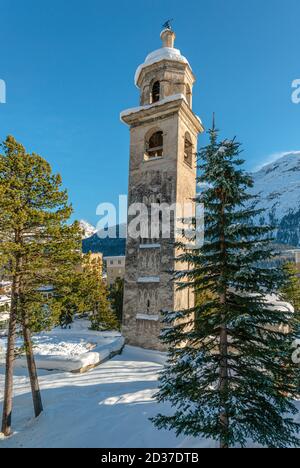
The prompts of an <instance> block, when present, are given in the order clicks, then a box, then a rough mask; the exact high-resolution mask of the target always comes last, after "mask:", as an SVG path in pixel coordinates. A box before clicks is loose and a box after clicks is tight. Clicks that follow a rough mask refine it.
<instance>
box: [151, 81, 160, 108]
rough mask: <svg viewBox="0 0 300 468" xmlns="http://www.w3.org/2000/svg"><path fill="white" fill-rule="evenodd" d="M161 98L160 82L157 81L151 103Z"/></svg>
mask: <svg viewBox="0 0 300 468" xmlns="http://www.w3.org/2000/svg"><path fill="white" fill-rule="evenodd" d="M159 100H160V82H159V81H155V83H153V86H152V91H151V103H153V102H158V101H159Z"/></svg>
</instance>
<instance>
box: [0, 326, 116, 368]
mask: <svg viewBox="0 0 300 468" xmlns="http://www.w3.org/2000/svg"><path fill="white" fill-rule="evenodd" d="M89 327H90V322H89V321H88V320H85V319H80V320H75V322H74V323H73V324H72V326H71V328H70V329H61V328H59V327H58V328H55V329H54V330H52V331H50V332H45V333H41V334H39V335H34V336H33V342H34V354H35V360H36V364H37V367H38V368H40V369H46V370H53V369H54V370H62V371H78V370H80V369H82V368H85V367H88V366H92V365H96V364H98V363H99V362H102V361H103V360H104V359H107V358H108V357H109V355H110V354H111V353H113V352H118V351H120V350H121V349H122V347H123V345H124V339H123V337H122V336H121V334H120V333H119V332H117V331H116V332H95V331H92V330H89ZM17 346H22V340H21V339H18V340H17ZM5 348H6V338H0V366H1V363H2V365H3V363H4V359H5V354H4V352H5ZM26 365H27V364H26V359H25V357H21V358H19V359H17V360H16V367H26Z"/></svg>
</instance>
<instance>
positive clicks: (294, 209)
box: [252, 151, 300, 245]
mask: <svg viewBox="0 0 300 468" xmlns="http://www.w3.org/2000/svg"><path fill="white" fill-rule="evenodd" d="M252 175H253V178H254V188H253V189H252V193H254V194H259V195H260V197H261V200H260V202H259V204H258V208H264V209H266V211H267V212H266V215H265V221H267V222H269V220H270V216H271V219H272V222H273V220H274V219H275V220H276V222H277V223H278V225H279V229H278V233H277V237H278V239H277V240H278V241H279V242H283V243H286V244H291V245H298V244H300V151H299V152H292V153H286V154H285V155H284V156H282V157H281V158H279V159H277V160H276V161H274V162H272V163H270V164H267V165H265V166H264V167H262V169H260V170H259V171H257V172H254V173H253V174H252Z"/></svg>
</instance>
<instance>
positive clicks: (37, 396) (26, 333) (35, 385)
mask: <svg viewBox="0 0 300 468" xmlns="http://www.w3.org/2000/svg"><path fill="white" fill-rule="evenodd" d="M22 313H23V321H22V322H23V323H22V326H23V338H24V345H25V350H26V359H27V367H28V373H29V379H30V386H31V393H32V400H33V407H34V414H35V417H36V418H37V417H38V416H39V415H40V414H41V412H42V411H43V404H42V398H41V392H40V387H39V381H38V375H37V371H36V365H35V360H34V355H33V348H32V341H31V333H30V330H29V327H28V324H27V319H26V316H25V314H26V312H24V311H22Z"/></svg>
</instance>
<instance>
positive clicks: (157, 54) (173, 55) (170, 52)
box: [134, 29, 192, 87]
mask: <svg viewBox="0 0 300 468" xmlns="http://www.w3.org/2000/svg"><path fill="white" fill-rule="evenodd" d="M160 37H161V39H162V41H163V47H161V48H160V49H157V50H155V51H154V52H151V53H150V54H149V55H147V57H146V60H145V62H144V63H142V64H141V65H140V66H139V67H138V68H137V71H136V73H135V77H134V83H135V85H136V86H137V87H138V81H139V78H140V75H141V73H142V71H143V70H144V68H146V67H149V66H150V65H153V64H154V63H158V62H161V61H162V60H171V61H173V62H180V63H184V64H186V65H188V66H189V67H190V69H191V71H192V68H191V66H190V64H189V62H188V60H187V59H186V58H185V57H184V56H183V55H181V52H180V50H179V49H175V48H174V40H175V33H174V32H173V31H171V30H170V29H164V30H163V31H162V32H161V35H160Z"/></svg>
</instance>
